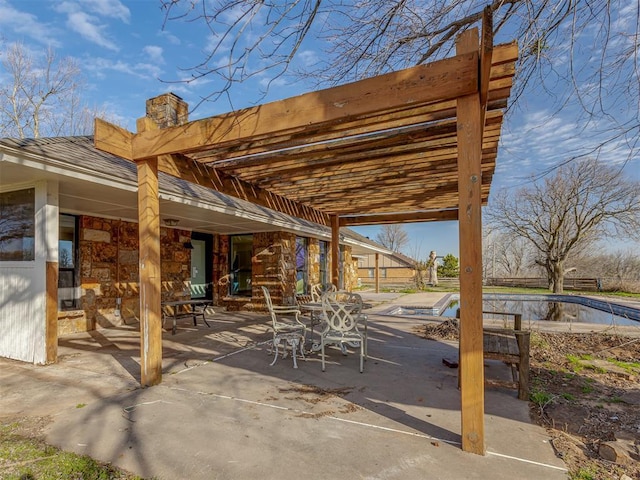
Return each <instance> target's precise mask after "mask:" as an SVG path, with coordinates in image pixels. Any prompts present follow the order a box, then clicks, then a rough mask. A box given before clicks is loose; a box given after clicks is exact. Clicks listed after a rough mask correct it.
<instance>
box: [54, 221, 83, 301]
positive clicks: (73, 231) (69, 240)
mask: <svg viewBox="0 0 640 480" xmlns="http://www.w3.org/2000/svg"><path fill="white" fill-rule="evenodd" d="M77 231H78V228H77V220H76V217H74V216H73V215H60V221H59V234H58V302H59V309H60V310H73V309H76V308H78V305H79V300H80V289H79V288H78V268H77V264H78V262H77V258H78V253H77V252H78V248H77V245H78V237H77Z"/></svg>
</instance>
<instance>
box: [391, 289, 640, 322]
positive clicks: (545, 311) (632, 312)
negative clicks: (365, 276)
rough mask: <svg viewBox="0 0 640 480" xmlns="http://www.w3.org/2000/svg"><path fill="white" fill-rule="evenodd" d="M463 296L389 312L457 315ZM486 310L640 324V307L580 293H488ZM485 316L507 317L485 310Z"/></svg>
mask: <svg viewBox="0 0 640 480" xmlns="http://www.w3.org/2000/svg"><path fill="white" fill-rule="evenodd" d="M459 300H460V296H459V295H458V294H451V295H447V296H446V297H444V298H443V299H442V300H441V301H440V302H438V304H436V305H434V306H433V307H420V306H400V307H395V309H392V310H391V311H388V312H387V314H388V315H399V316H403V315H408V316H418V317H419V316H443V317H455V315H456V310H457V309H458V307H459ZM482 310H483V312H509V313H511V314H513V313H520V314H522V319H523V321H539V320H544V321H553V322H579V323H596V324H604V325H633V326H640V310H639V309H637V308H633V307H628V306H625V305H620V304H617V303H611V302H607V301H604V300H599V299H594V298H589V297H582V296H577V295H556V294H549V295H522V294H484V295H483V296H482ZM484 316H485V318H504V316H503V315H498V314H491V313H485V314H484Z"/></svg>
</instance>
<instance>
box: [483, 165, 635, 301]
mask: <svg viewBox="0 0 640 480" xmlns="http://www.w3.org/2000/svg"><path fill="white" fill-rule="evenodd" d="M487 219H488V220H489V222H490V223H491V225H492V226H493V228H495V229H497V230H499V231H502V232H505V233H511V234H513V235H517V236H519V237H521V238H523V239H526V240H527V241H528V242H529V244H530V245H531V246H532V247H533V249H534V250H535V255H536V257H535V258H536V263H537V264H538V265H540V266H541V267H543V268H544V269H545V272H546V274H547V278H548V280H549V288H550V289H551V290H552V291H553V292H555V293H559V292H562V291H563V277H564V274H565V273H566V270H567V266H566V262H567V260H568V259H569V258H570V257H571V255H578V254H580V253H582V252H584V251H585V250H586V249H588V248H589V247H591V246H593V245H594V244H595V243H596V242H598V241H599V240H601V239H602V238H603V236H604V235H607V237H614V236H621V237H622V236H624V237H625V238H629V236H632V237H634V236H635V238H640V237H639V231H640V230H639V229H640V185H639V184H638V182H632V181H629V180H627V179H625V178H624V177H623V175H622V172H621V170H619V169H617V168H613V167H607V166H603V165H600V164H599V163H598V162H597V161H596V160H593V159H587V160H581V161H578V162H573V163H571V164H567V165H565V166H563V167H561V168H559V169H558V170H557V171H556V172H555V174H554V176H553V177H548V178H545V179H543V180H539V181H537V182H534V183H532V184H531V186H528V187H524V188H522V189H520V190H519V191H517V192H516V193H515V194H513V193H512V192H509V193H507V192H501V193H500V194H498V195H497V196H496V198H495V199H494V201H493V203H492V205H491V208H490V209H489V210H488V211H487Z"/></svg>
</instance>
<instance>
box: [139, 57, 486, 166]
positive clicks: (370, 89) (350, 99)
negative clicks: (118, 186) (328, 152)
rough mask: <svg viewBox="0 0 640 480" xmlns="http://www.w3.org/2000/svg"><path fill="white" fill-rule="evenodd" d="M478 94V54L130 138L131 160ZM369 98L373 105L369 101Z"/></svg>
mask: <svg viewBox="0 0 640 480" xmlns="http://www.w3.org/2000/svg"><path fill="white" fill-rule="evenodd" d="M477 89H478V52H477V50H476V51H475V52H471V53H468V54H465V55H458V56H455V57H452V58H448V59H445V60H440V61H437V62H433V63H430V64H428V65H419V66H417V67H413V68H409V69H406V70H402V71H399V72H392V73H387V74H385V75H379V76H377V77H373V78H369V79H365V80H360V81H358V82H353V83H350V84H347V85H343V86H339V87H334V88H330V89H326V90H320V91H317V92H311V93H306V94H304V95H299V96H297V97H292V98H288V99H285V100H279V101H277V102H272V103H267V104H264V105H260V106H257V107H252V108H246V109H243V110H239V111H236V112H231V113H229V114H225V115H218V116H216V117H211V118H207V119H203V120H197V121H193V122H189V123H187V124H185V125H181V126H176V127H169V128H165V129H162V130H161V131H147V132H143V133H141V134H139V135H136V136H135V137H134V138H133V144H132V146H133V157H134V158H146V157H154V156H158V155H164V154H172V153H184V154H189V153H194V152H197V151H201V150H206V149H207V148H209V147H210V146H211V145H217V146H221V145H224V144H225V143H227V142H238V141H242V140H243V139H247V138H252V139H253V140H260V139H261V138H268V137H270V136H273V135H274V134H285V133H291V132H296V131H298V132H305V131H308V130H310V126H311V127H313V128H314V129H315V128H322V126H323V125H325V124H328V123H333V122H342V121H348V120H350V119H353V118H357V117H366V116H367V115H373V114H376V115H378V114H379V113H380V112H382V111H384V110H387V109H394V108H397V107H398V105H402V106H404V107H406V108H408V107H410V106H411V105H416V104H426V103H429V102H436V101H443V100H447V99H454V98H457V97H459V96H460V95H465V94H468V93H470V92H473V91H476V90H477ZM373 99H375V101H372V100H373Z"/></svg>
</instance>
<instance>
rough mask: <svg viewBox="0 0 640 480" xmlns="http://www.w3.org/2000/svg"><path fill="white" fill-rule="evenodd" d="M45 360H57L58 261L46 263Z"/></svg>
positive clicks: (53, 361) (48, 361)
mask: <svg viewBox="0 0 640 480" xmlns="http://www.w3.org/2000/svg"><path fill="white" fill-rule="evenodd" d="M46 265H47V266H46V282H47V283H46V285H47V287H46V288H47V301H46V312H47V313H46V322H47V328H46V357H47V358H46V362H47V363H55V362H57V361H58V262H47V264H46Z"/></svg>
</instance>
